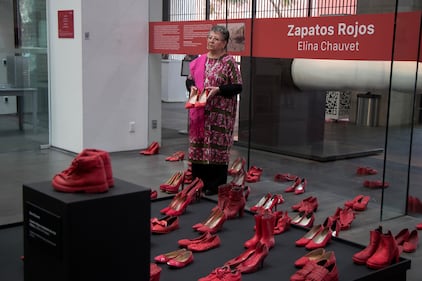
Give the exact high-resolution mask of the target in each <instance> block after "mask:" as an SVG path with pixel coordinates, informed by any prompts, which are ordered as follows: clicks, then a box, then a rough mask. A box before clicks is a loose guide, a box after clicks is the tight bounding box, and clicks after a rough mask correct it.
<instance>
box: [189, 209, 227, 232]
mask: <svg viewBox="0 0 422 281" xmlns="http://www.w3.org/2000/svg"><path fill="white" fill-rule="evenodd" d="M226 220H227V218H226V215H225V214H224V211H223V210H220V211H218V209H217V210H216V211H215V212H214V213H213V216H212V217H211V218H210V219H209V220H207V222H206V223H205V224H203V225H202V226H200V227H198V228H197V229H196V231H199V232H209V233H216V232H218V231H219V230H220V229H221V228H222V227H223V224H224V222H225V221H226Z"/></svg>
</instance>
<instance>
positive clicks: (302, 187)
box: [294, 178, 308, 195]
mask: <svg viewBox="0 0 422 281" xmlns="http://www.w3.org/2000/svg"><path fill="white" fill-rule="evenodd" d="M307 185H308V181H307V180H306V179H305V178H303V179H301V181H300V183H299V184H298V185H296V186H295V190H294V193H295V194H296V195H298V194H302V193H304V192H305V189H306V186H307Z"/></svg>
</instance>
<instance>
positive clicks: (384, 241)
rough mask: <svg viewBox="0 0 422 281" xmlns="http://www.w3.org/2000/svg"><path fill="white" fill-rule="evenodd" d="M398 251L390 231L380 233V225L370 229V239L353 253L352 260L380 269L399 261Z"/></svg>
mask: <svg viewBox="0 0 422 281" xmlns="http://www.w3.org/2000/svg"><path fill="white" fill-rule="evenodd" d="M399 256H400V251H399V247H398V245H397V242H396V239H395V238H394V236H393V235H392V234H391V231H388V232H387V233H385V234H384V233H382V227H381V226H380V227H378V228H377V229H375V230H371V231H370V240H369V244H368V246H366V248H365V249H363V250H361V251H359V252H357V253H356V254H354V255H353V257H352V259H353V262H354V263H356V264H366V266H367V267H369V268H371V269H381V268H384V267H386V266H389V265H391V264H392V263H394V262H398V261H399Z"/></svg>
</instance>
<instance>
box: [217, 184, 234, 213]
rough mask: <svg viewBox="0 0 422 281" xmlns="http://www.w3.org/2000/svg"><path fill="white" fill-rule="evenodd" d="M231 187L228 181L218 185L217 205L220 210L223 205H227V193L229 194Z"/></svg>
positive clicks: (222, 208)
mask: <svg viewBox="0 0 422 281" xmlns="http://www.w3.org/2000/svg"><path fill="white" fill-rule="evenodd" d="M231 188H232V185H231V184H230V183H226V184H222V185H220V186H219V187H218V202H217V206H218V208H220V209H221V210H224V208H225V206H226V205H227V203H228V201H229V194H230V190H231Z"/></svg>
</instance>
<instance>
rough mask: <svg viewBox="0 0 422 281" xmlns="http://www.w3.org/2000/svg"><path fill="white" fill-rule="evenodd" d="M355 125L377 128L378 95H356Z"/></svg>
mask: <svg viewBox="0 0 422 281" xmlns="http://www.w3.org/2000/svg"><path fill="white" fill-rule="evenodd" d="M357 97H358V102H357V113H356V124H357V125H361V126H367V127H376V126H378V111H379V100H380V97H381V96H380V95H374V94H371V93H366V94H359V95H357Z"/></svg>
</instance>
